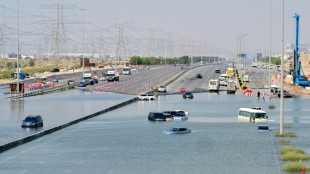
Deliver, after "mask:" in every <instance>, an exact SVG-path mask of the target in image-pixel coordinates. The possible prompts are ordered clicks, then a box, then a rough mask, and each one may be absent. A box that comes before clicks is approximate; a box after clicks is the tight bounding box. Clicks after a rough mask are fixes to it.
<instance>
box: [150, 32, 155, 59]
mask: <svg viewBox="0 0 310 174" xmlns="http://www.w3.org/2000/svg"><path fill="white" fill-rule="evenodd" d="M149 41H150V45H149V56H150V57H154V56H155V41H154V30H150V40H149Z"/></svg>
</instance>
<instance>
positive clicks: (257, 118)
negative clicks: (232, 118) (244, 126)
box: [238, 108, 268, 123]
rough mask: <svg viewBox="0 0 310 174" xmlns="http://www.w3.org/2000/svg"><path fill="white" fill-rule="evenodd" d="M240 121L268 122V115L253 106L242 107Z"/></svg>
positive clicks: (239, 113)
mask: <svg viewBox="0 0 310 174" xmlns="http://www.w3.org/2000/svg"><path fill="white" fill-rule="evenodd" d="M238 122H248V123H267V122H268V116H267V114H266V112H265V111H263V110H257V109H252V108H240V109H239V112H238Z"/></svg>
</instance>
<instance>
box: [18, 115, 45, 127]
mask: <svg viewBox="0 0 310 174" xmlns="http://www.w3.org/2000/svg"><path fill="white" fill-rule="evenodd" d="M42 126H43V119H42V117H41V116H40V115H29V116H27V117H26V118H25V120H23V123H22V127H42Z"/></svg>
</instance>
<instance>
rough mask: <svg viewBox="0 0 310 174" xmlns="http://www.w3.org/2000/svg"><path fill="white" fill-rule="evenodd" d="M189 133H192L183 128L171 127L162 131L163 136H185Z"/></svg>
mask: <svg viewBox="0 0 310 174" xmlns="http://www.w3.org/2000/svg"><path fill="white" fill-rule="evenodd" d="M191 132H192V131H191V130H190V129H187V128H184V127H173V128H171V129H169V130H166V131H164V132H163V134H187V133H191Z"/></svg>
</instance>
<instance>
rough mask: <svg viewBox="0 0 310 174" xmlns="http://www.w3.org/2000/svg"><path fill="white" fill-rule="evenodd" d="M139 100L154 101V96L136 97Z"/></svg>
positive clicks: (143, 95) (142, 95)
mask: <svg viewBox="0 0 310 174" xmlns="http://www.w3.org/2000/svg"><path fill="white" fill-rule="evenodd" d="M138 99H139V100H155V95H154V94H148V93H147V94H141V95H140V96H139V97H138Z"/></svg>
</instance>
